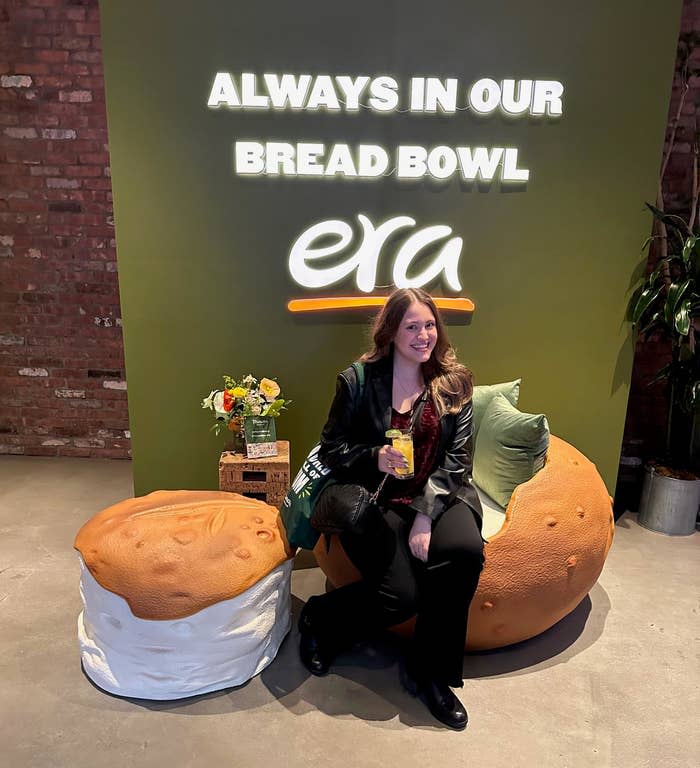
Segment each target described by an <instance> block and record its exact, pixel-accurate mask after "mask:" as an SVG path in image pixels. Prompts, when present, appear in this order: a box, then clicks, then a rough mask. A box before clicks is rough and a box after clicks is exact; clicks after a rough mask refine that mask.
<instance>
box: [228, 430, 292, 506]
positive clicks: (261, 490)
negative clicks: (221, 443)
mask: <svg viewBox="0 0 700 768" xmlns="http://www.w3.org/2000/svg"><path fill="white" fill-rule="evenodd" d="M277 454H278V455H277V456H265V457H263V458H260V459H249V458H247V457H246V456H245V455H243V454H241V453H232V452H230V451H224V453H222V454H221V458H220V459H219V490H221V491H233V492H234V493H240V494H241V495H242V496H248V497H249V498H252V499H261V500H262V501H264V502H266V503H267V504H270V506H273V507H277V508H278V509H279V507H280V505H281V504H282V501H283V500H284V496H285V494H286V493H287V490H288V489H289V485H290V481H289V441H288V440H278V441H277Z"/></svg>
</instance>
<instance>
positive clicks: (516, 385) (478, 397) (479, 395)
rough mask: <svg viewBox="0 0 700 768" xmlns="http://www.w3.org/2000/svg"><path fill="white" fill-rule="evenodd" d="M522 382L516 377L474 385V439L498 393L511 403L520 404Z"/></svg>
mask: <svg viewBox="0 0 700 768" xmlns="http://www.w3.org/2000/svg"><path fill="white" fill-rule="evenodd" d="M520 382H521V379H516V380H515V381H506V382H504V383H503V384H480V385H479V386H478V387H474V392H473V394H472V409H473V411H472V429H473V430H474V440H476V435H477V432H478V431H479V426H480V425H481V420H482V419H483V418H484V413H485V412H486V409H487V408H488V407H489V403H490V402H491V401H492V400H493V398H494V397H495V396H496V395H498V394H501V395H503V396H504V397H505V398H506V400H508V402H509V403H510V404H511V405H517V404H518V398H519V397H520Z"/></svg>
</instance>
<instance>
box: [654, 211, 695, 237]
mask: <svg viewBox="0 0 700 768" xmlns="http://www.w3.org/2000/svg"><path fill="white" fill-rule="evenodd" d="M644 205H646V207H647V208H648V209H649V210H650V211H651V212H652V213H653V214H654V218H655V219H658V220H659V221H661V222H663V223H664V224H665V225H666V226H667V227H669V228H670V229H673V230H675V231H680V232H683V234H684V235H691V234H692V232H691V231H690V229H689V228H688V225H687V223H686V221H685V219H684V218H683V217H682V216H676V215H675V214H672V213H665V212H664V211H662V210H660V209H659V208H657V207H656V206H655V205H652V204H651V203H644Z"/></svg>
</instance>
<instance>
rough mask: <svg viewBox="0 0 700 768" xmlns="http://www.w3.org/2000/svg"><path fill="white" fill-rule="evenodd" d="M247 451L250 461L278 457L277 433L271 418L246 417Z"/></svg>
mask: <svg viewBox="0 0 700 768" xmlns="http://www.w3.org/2000/svg"><path fill="white" fill-rule="evenodd" d="M243 432H244V434H245V450H246V456H247V457H248V458H249V459H259V458H260V457H261V456H277V432H276V430H275V420H274V418H272V417H271V416H246V417H245V419H244V421H243Z"/></svg>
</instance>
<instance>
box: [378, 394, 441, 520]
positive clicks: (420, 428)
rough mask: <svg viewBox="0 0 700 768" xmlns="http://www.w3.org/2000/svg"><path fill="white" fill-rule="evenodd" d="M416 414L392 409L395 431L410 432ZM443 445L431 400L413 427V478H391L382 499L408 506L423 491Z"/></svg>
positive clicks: (392, 422)
mask: <svg viewBox="0 0 700 768" xmlns="http://www.w3.org/2000/svg"><path fill="white" fill-rule="evenodd" d="M412 416H413V411H412V410H411V411H407V412H406V413H399V412H398V411H396V410H394V409H393V408H392V410H391V428H392V429H408V427H409V426H410V424H411V417H412ZM439 443H440V419H439V418H438V415H437V411H436V410H435V406H434V405H433V403H432V401H431V400H427V401H426V403H425V405H424V406H423V411H422V413H421V415H420V419H418V423H417V424H414V426H413V477H412V478H410V479H408V480H399V479H398V478H395V477H389V478H388V479H387V481H386V485H385V486H384V489H383V493H382V497H383V500H384V503H385V504H389V505H392V506H393V505H408V504H410V503H411V501H412V500H413V498H414V496H417V495H418V494H419V493H420V492H421V491H422V490H423V486H424V485H425V483H426V482H427V480H428V478H429V477H430V473H431V472H433V470H434V469H435V460H436V458H437V452H438V445H439Z"/></svg>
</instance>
